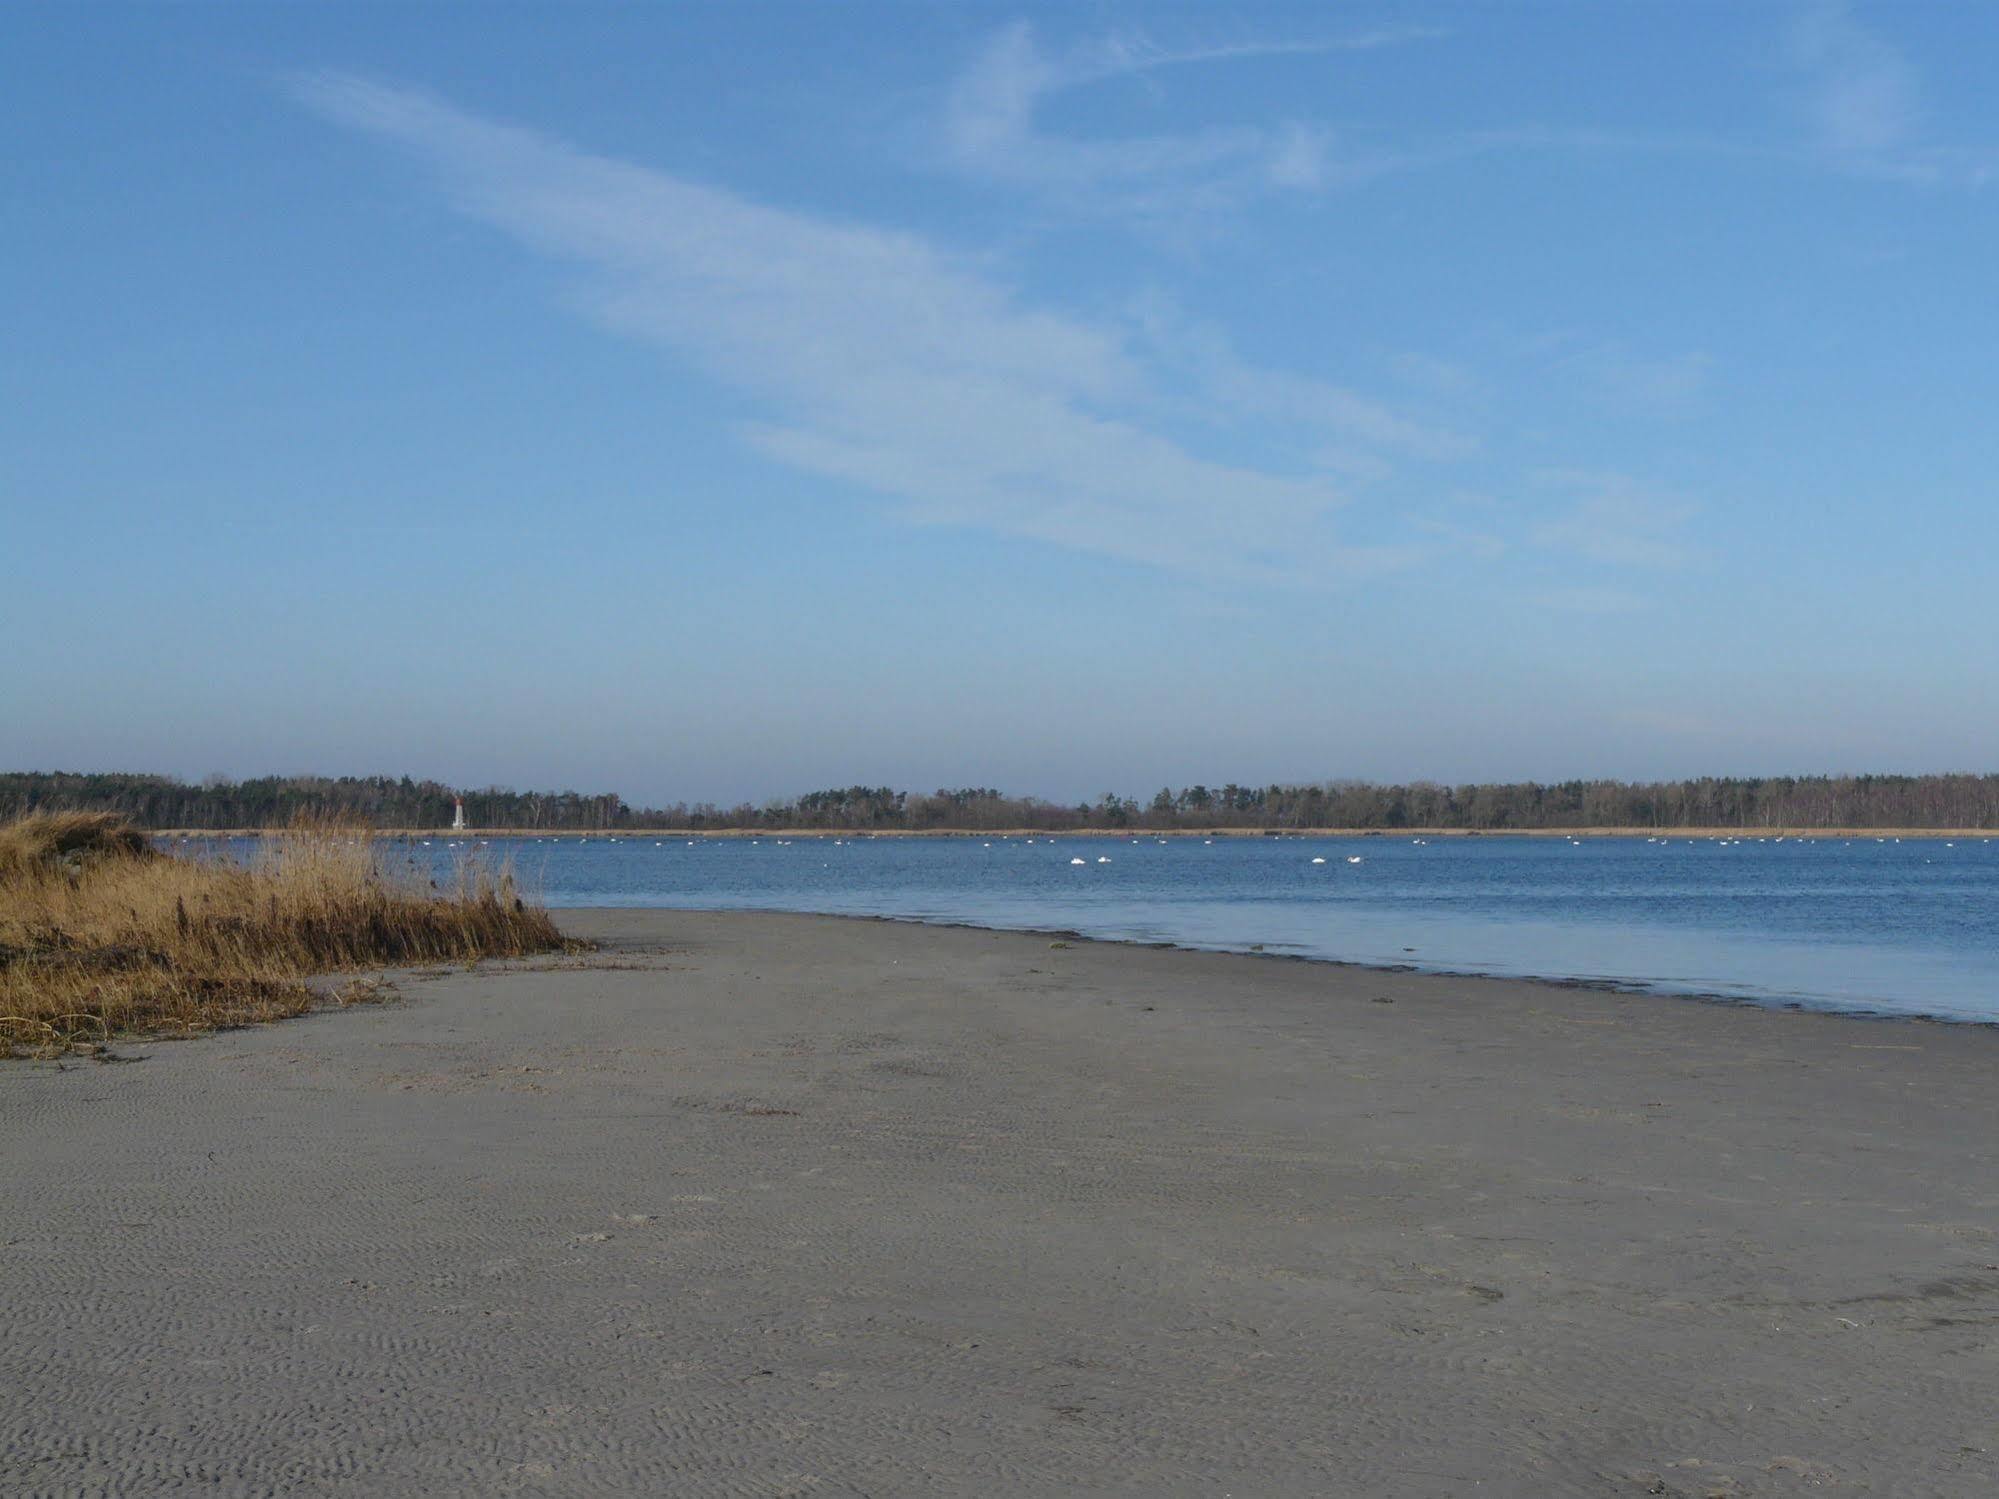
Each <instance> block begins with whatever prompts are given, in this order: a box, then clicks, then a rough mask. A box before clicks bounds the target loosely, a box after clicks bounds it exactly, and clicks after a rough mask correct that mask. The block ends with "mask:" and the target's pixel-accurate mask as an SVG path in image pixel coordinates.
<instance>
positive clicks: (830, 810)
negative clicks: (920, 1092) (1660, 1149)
mask: <svg viewBox="0 0 1999 1499" xmlns="http://www.w3.org/2000/svg"><path fill="white" fill-rule="evenodd" d="M460 796H462V797H463V798H464V800H465V815H466V820H467V822H469V823H470V824H471V825H472V826H473V827H477V828H507V829H521V830H524V831H530V832H534V831H542V832H600V831H601V832H616V831H619V830H621V829H632V830H638V829H672V830H675V831H685V832H695V831H703V832H719V831H729V830H741V831H757V830H773V829H780V828H794V829H801V830H806V829H821V830H827V831H840V830H844V831H852V832H864V831H874V832H919V833H920V832H954V831H963V832H990V831H996V830H1001V829H1013V828H1021V829H1031V830H1037V831H1047V832H1078V831H1094V830H1102V831H1122V830H1127V829H1129V830H1139V829H1144V830H1149V831H1159V832H1165V831H1173V830H1200V829H1209V828H1250V829H1263V830H1267V831H1286V830H1296V829H1301V828H1358V829H1379V830H1382V831H1388V830H1394V829H1421V828H1438V829H1462V830H1466V831H1480V832H1505V831H1533V830H1537V829H1553V828H1605V827H1619V828H1641V829H1658V828H1688V827H1714V828H1743V827H1786V828H1801V829H1803V828H1887V827H1894V828H1999V775H1971V774H1963V775H1915V776H1910V775H1834V776H1767V777H1765V776H1758V777H1702V778H1700V779H1698V780H1685V781H1612V780H1600V781H1560V782H1555V783H1551V784H1542V783H1540V782H1535V781H1517V782H1503V783H1497V782H1496V783H1478V784H1468V785H1461V786H1447V785H1442V784H1440V783H1437V782H1434V781H1414V782H1411V783H1409V784H1407V785H1387V784H1382V783H1379V782H1373V781H1358V780H1328V781H1316V782H1311V783H1304V784H1287V785H1276V784H1273V785H1267V786H1254V785H1245V784H1238V783H1236V782H1228V783H1225V784H1223V785H1220V786H1209V785H1194V786H1187V787H1184V788H1182V789H1180V790H1177V791H1176V790H1174V789H1173V788H1171V787H1162V788H1161V789H1160V790H1159V791H1158V792H1157V793H1156V794H1154V795H1153V796H1151V797H1149V798H1143V799H1141V798H1137V797H1131V796H1124V795H1120V794H1118V793H1116V792H1106V793H1104V795H1102V796H1100V797H1098V798H1097V799H1096V800H1094V801H1082V802H1073V803H1071V802H1055V801H1047V800H1043V799H1042V798H1039V797H1033V796H1011V795H1008V794H1006V793H1004V792H1001V791H996V790H993V789H991V788H988V787H968V788H962V789H958V790H938V791H934V792H911V791H898V790H896V789H894V788H893V787H889V786H847V787H836V788H833V789H829V790H824V791H812V792H807V793H806V794H804V795H802V796H797V797H791V798H780V799H774V800H770V801H766V802H762V803H749V802H744V803H741V804H738V805H736V806H730V807H723V806H717V805H714V804H712V803H708V802H696V803H693V804H691V805H690V804H689V803H686V802H675V803H674V804H672V805H671V806H665V807H634V806H632V805H630V804H628V803H627V802H626V801H625V800H624V799H623V798H622V797H619V796H617V795H614V794H611V793H602V794H597V795H582V794H579V793H577V792H574V791H556V792H542V791H514V790H511V789H508V788H505V787H499V786H487V787H472V788H453V787H451V786H447V785H445V784H444V783H442V782H440V781H428V780H425V781H418V780H412V779H411V778H410V777H408V776H402V777H399V778H398V777H390V776H339V777H326V776H260V777H255V778H252V779H249V780H242V781H231V780H227V779H224V778H222V777H219V776H210V777H208V778H207V779H205V780H202V781H199V782H192V781H184V780H178V779H176V778H174V777H172V776H161V775H140V774H95V773H93V774H81V773H70V772H44V771H0V818H13V817H18V816H20V815H22V814H23V813H26V812H32V811H37V810H47V811H104V812H119V813H123V814H124V815H125V816H127V817H129V818H130V819H132V821H133V822H135V823H137V824H138V825H139V826H141V827H146V828H185V829H222V828H270V827H283V826H285V825H287V824H289V823H291V822H293V821H295V820H297V819H300V818H323V817H331V818H337V819H342V820H348V821H355V822H360V823H363V824H366V825H368V826H371V827H378V828H442V827H448V826H449V825H450V823H451V815H452V803H453V799H454V798H455V797H460Z"/></svg>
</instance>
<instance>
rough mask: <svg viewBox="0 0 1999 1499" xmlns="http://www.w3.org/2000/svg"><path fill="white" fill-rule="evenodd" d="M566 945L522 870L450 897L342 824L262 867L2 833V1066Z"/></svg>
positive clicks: (90, 838) (489, 873)
mask: <svg viewBox="0 0 1999 1499" xmlns="http://www.w3.org/2000/svg"><path fill="white" fill-rule="evenodd" d="M565 945H566V944H565V940H564V938H563V937H562V935H561V934H560V933H559V932H558V931H557V930H556V927H555V923H554V922H553V921H552V920H550V918H549V916H548V913H547V912H546V911H544V910H542V909H541V908H540V907H538V906H533V905H529V904H528V903H527V902H526V901H524V900H523V899H522V898H521V896H520V894H519V893H518V892H517V891H516V889H515V887H514V883H513V879H512V877H511V875H510V874H509V873H508V872H507V871H506V870H505V869H504V867H501V868H498V869H495V868H492V867H488V866H477V865H471V864H467V865H465V866H463V867H462V869H461V872H460V874H459V876H458V879H457V882H456V885H455V887H454V888H452V889H449V890H439V889H437V888H436V887H435V886H433V885H432V884H430V883H429V882H428V881H426V880H423V879H422V878H421V877H420V876H417V875H416V874H414V873H413V872H409V873H401V874H399V873H396V872H394V871H392V870H391V869H389V868H388V867H387V866H386V865H385V864H384V863H383V862H382V860H381V859H380V858H379V857H378V852H377V849H376V847H375V846H374V844H373V843H372V840H370V839H369V838H368V837H366V836H365V835H363V834H362V833H360V832H359V831H358V830H354V829H348V828H345V827H340V826H336V825H327V824H304V825H300V826H296V827H294V828H291V829H289V830H287V831H286V832H283V833H279V834H273V835H270V836H269V837H268V838H267V840H266V842H265V843H264V845H263V847H262V850H261V851H260V853H259V854H258V855H257V856H256V858H255V859H254V860H253V861H252V862H251V863H249V864H239V863H234V862H230V861H226V860H220V859H189V858H179V857H173V856H170V855H167V854H163V853H160V852H158V851H157V850H155V849H154V848H153V846H152V845H151V843H150V842H149V841H148V840H147V839H146V837H145V836H144V835H143V834H142V833H140V832H139V831H137V830H136V829H134V828H133V827H131V826H130V824H128V823H126V822H124V821H123V820H122V819H120V818H118V817H116V816H114V815H111V814H107V813H59V814H44V815H36V816H30V817H25V818H22V819H20V820H19V821H16V822H12V823H8V824H6V825H4V826H0V1056H6V1055H19V1054H22V1053H26V1054H29V1055H42V1056H49V1055H60V1054H62V1053H64V1052H70V1051H89V1050H93V1049H95V1048H97V1047H100V1046H102V1045H103V1044H104V1043H105V1042H107V1041H109V1040H110V1039H111V1038H112V1037H113V1036H117V1035H121V1034H125V1035H131V1034H136V1035H185V1034H191V1033H198V1032H201V1031H207V1030H213V1029H216V1028H219V1027H223V1026H231V1025H245V1024H249V1023H252V1022H255V1021H261V1020H274V1019H278V1018H281V1017H283V1016H287V1015H296V1014H299V1013H301V1012H302V1011H304V1010H307V1009H310V1008H312V1007H313V1005H314V1004H315V1003H318V1002H319V1001H318V999H317V997H316V996H315V994H314V992H313V990H312V989H311V988H310V986H309V985H308V984H307V982H306V981H307V979H309V978H310V977H312V976H313V975H315V974H325V973H333V972H339V971H342V970H355V969H365V968H378V967H384V966H390V965H399V964H406V963H431V962H460V961H471V960H473V959H476V958H485V957H518V956H522V955H525V954H528V953H535V952H548V951H552V950H555V949H559V948H562V947H564V946H565Z"/></svg>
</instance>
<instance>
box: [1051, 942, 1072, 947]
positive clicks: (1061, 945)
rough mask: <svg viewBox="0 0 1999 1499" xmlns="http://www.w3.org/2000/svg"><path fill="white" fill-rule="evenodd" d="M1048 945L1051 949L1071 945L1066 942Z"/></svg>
mask: <svg viewBox="0 0 1999 1499" xmlns="http://www.w3.org/2000/svg"><path fill="white" fill-rule="evenodd" d="M1048 945H1049V946H1050V947H1067V946H1068V945H1069V944H1068V943H1066V942H1051V943H1049V944H1048Z"/></svg>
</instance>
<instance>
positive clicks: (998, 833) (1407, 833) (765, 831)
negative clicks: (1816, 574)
mask: <svg viewBox="0 0 1999 1499" xmlns="http://www.w3.org/2000/svg"><path fill="white" fill-rule="evenodd" d="M145 831H146V832H147V834H148V836H150V837H154V838H256V837H260V836H262V835H263V834H266V833H281V832H283V831H284V829H283V828H281V827H273V828H148V829H146V830H145ZM366 832H367V833H368V835H369V836H370V837H374V838H579V839H589V838H599V839H602V840H604V841H605V842H610V841H612V840H624V839H633V838H655V839H657V838H682V839H690V840H692V839H704V838H705V839H723V840H740V839H744V838H749V839H763V838H842V839H848V838H1094V839H1099V840H1101V839H1106V838H1111V839H1116V838H1124V839H1140V838H1762V839H1769V838H1787V839H1791V838H1795V839H1800V840H1802V839H1825V838H1841V839H1848V838H1984V839H1991V838H1999V828H1797V827H1753V828H1736V827H1700V828H1672V827H1669V828H1658V827H1601V828H369V829H366Z"/></svg>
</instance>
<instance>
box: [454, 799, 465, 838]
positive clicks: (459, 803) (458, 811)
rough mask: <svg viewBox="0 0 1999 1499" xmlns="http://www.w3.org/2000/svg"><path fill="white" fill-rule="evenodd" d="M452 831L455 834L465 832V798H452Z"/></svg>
mask: <svg viewBox="0 0 1999 1499" xmlns="http://www.w3.org/2000/svg"><path fill="white" fill-rule="evenodd" d="M451 831H452V832H454V833H462V832H464V831H465V798H464V797H462V796H454V797H452V798H451Z"/></svg>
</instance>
